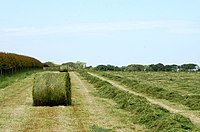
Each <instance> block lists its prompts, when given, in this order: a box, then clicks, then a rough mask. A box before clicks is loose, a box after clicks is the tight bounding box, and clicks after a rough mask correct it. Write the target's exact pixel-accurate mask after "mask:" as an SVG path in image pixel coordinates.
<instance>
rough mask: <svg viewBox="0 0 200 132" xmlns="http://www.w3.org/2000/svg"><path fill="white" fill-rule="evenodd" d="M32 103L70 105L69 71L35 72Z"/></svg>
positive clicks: (39, 104)
mask: <svg viewBox="0 0 200 132" xmlns="http://www.w3.org/2000/svg"><path fill="white" fill-rule="evenodd" d="M32 96H33V105H35V106H58V105H65V106H67V105H71V83H70V77H69V73H67V72H65V73H59V72H43V73H39V74H36V76H35V78H34V85H33V91H32Z"/></svg>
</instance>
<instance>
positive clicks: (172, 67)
mask: <svg viewBox="0 0 200 132" xmlns="http://www.w3.org/2000/svg"><path fill="white" fill-rule="evenodd" d="M164 69H165V71H169V72H170V71H174V72H175V71H177V70H178V65H175V64H173V65H165V66H164Z"/></svg>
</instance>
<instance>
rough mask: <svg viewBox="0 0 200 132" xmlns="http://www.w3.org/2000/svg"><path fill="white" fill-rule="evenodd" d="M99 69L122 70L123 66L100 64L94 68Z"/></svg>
mask: <svg viewBox="0 0 200 132" xmlns="http://www.w3.org/2000/svg"><path fill="white" fill-rule="evenodd" d="M94 69H95V70H97V71H121V68H120V67H118V66H113V65H98V66H96V67H95V68H94Z"/></svg>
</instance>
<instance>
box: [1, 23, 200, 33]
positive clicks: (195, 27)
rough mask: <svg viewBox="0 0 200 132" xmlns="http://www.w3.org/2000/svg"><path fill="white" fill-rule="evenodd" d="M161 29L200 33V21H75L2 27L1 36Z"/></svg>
mask: <svg viewBox="0 0 200 132" xmlns="http://www.w3.org/2000/svg"><path fill="white" fill-rule="evenodd" d="M138 30H161V31H164V32H170V33H178V34H196V33H200V23H195V22H191V21H181V20H180V21H175V20H165V21H164V20H163V21H128V22H107V23H75V24H66V25H62V26H50V27H15V28H0V35H1V36H33V35H34V36H35V35H36V36H37V35H51V34H67V33H80V34H87V33H90V34H96V33H110V32H116V31H138Z"/></svg>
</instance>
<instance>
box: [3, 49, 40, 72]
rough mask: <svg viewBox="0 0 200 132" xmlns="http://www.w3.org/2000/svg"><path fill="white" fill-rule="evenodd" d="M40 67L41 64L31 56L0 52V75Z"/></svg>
mask: <svg viewBox="0 0 200 132" xmlns="http://www.w3.org/2000/svg"><path fill="white" fill-rule="evenodd" d="M42 67H43V64H42V63H41V62H40V61H39V60H37V59H35V58H33V57H29V56H24V55H18V54H13V53H3V52H0V75H6V74H12V73H14V72H17V71H22V70H30V69H36V68H42Z"/></svg>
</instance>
